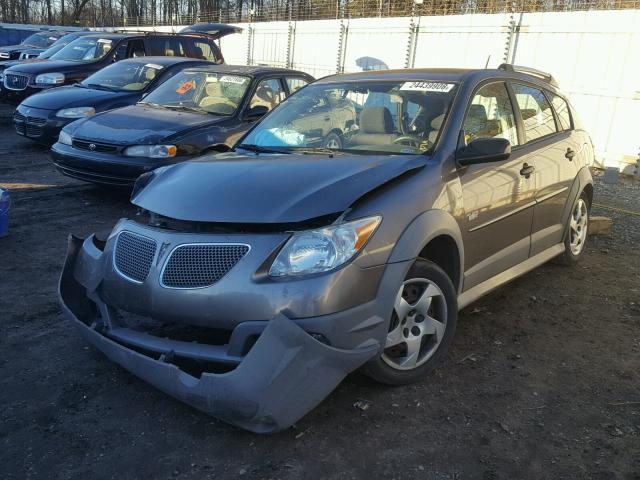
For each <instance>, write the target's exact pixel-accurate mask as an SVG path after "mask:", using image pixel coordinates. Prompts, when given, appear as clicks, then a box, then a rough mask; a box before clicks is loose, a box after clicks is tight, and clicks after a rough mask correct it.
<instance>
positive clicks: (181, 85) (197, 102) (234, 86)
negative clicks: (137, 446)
mask: <svg viewBox="0 0 640 480" xmlns="http://www.w3.org/2000/svg"><path fill="white" fill-rule="evenodd" d="M250 83H251V79H250V78H249V77H245V76H242V75H228V74H223V73H215V72H207V71H194V70H191V71H189V70H185V71H183V72H180V73H178V74H177V75H176V76H175V77H173V78H170V79H169V80H167V81H166V82H164V83H163V84H162V85H160V86H159V87H158V88H156V89H154V90H153V91H152V92H151V93H149V95H147V96H146V97H145V99H144V102H143V103H152V104H158V105H161V106H163V107H165V108H175V109H185V110H187V109H188V110H193V111H196V112H201V113H211V114H214V115H233V114H234V113H235V112H236V110H237V109H238V107H239V106H240V104H241V103H242V99H243V98H244V95H245V93H246V92H247V88H248V87H249V84H250Z"/></svg>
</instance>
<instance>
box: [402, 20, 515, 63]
mask: <svg viewBox="0 0 640 480" xmlns="http://www.w3.org/2000/svg"><path fill="white" fill-rule="evenodd" d="M419 22H420V23H419V25H420V29H419V33H418V39H417V46H416V53H415V63H414V66H415V67H416V68H447V67H454V68H455V67H458V68H484V67H485V66H487V65H488V66H489V67H497V66H498V65H500V64H501V63H502V62H503V60H504V51H505V46H506V44H507V33H508V23H509V16H508V15H506V14H487V15H449V16H440V17H436V16H433V17H432V16H429V17H420V19H419Z"/></svg>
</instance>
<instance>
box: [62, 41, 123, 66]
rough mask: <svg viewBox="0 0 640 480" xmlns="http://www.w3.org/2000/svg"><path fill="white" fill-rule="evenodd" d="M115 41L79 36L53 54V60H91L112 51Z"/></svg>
mask: <svg viewBox="0 0 640 480" xmlns="http://www.w3.org/2000/svg"><path fill="white" fill-rule="evenodd" d="M112 47H113V42H112V41H111V40H109V39H107V38H78V39H77V40H74V41H73V42H71V43H69V44H68V45H66V46H65V47H63V48H62V49H61V50H60V51H59V52H57V53H54V54H53V55H51V57H50V58H51V60H69V61H73V62H90V61H91V60H97V59H99V58H102V57H104V56H105V55H106V54H107V53H109V52H110V51H111V48H112Z"/></svg>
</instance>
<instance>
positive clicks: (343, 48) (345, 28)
mask: <svg viewBox="0 0 640 480" xmlns="http://www.w3.org/2000/svg"><path fill="white" fill-rule="evenodd" d="M348 34H349V24H348V23H347V24H346V25H345V23H344V20H340V34H339V37H338V59H337V61H336V73H344V62H345V55H346V53H347V36H348Z"/></svg>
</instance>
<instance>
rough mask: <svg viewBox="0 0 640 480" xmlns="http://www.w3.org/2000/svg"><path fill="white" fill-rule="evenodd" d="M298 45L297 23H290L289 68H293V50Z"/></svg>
mask: <svg viewBox="0 0 640 480" xmlns="http://www.w3.org/2000/svg"><path fill="white" fill-rule="evenodd" d="M295 43H296V22H289V29H288V31H287V68H292V67H293V49H294V47H295Z"/></svg>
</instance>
